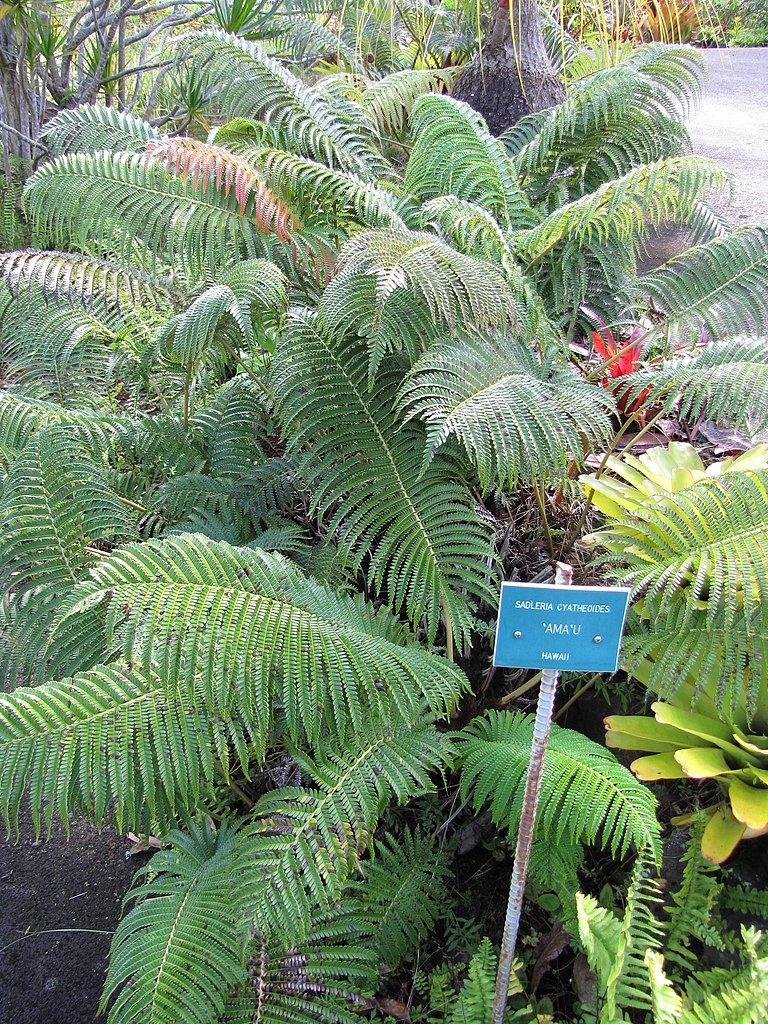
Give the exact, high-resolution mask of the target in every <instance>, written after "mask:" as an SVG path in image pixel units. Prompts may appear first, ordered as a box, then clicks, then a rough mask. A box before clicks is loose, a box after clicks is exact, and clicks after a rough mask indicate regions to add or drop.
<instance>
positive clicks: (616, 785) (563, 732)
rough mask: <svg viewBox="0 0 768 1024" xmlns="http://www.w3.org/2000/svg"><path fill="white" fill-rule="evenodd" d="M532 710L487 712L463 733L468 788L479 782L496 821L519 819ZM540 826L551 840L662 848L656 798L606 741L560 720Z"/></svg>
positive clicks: (547, 763)
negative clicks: (589, 736)
mask: <svg viewBox="0 0 768 1024" xmlns="http://www.w3.org/2000/svg"><path fill="white" fill-rule="evenodd" d="M532 735H533V717H532V716H530V715H521V714H517V713H515V714H510V713H508V712H494V711H491V712H488V716H487V717H486V718H484V719H481V720H476V721H475V722H473V723H472V724H471V725H469V726H467V727H466V728H465V729H464V730H463V732H462V733H461V736H460V740H459V751H460V754H459V756H460V760H461V788H462V794H463V795H464V797H466V795H467V794H468V792H469V790H470V788H471V787H472V785H474V789H475V795H474V805H475V807H476V808H479V807H480V806H482V805H483V804H484V803H490V810H491V817H492V818H493V820H494V822H496V823H497V824H500V825H504V826H506V827H508V828H509V829H510V831H512V830H514V828H515V827H516V824H517V822H518V821H519V820H520V809H521V807H522V801H523V790H524V787H525V777H526V773H527V771H528V761H529V760H530V753H531V739H532ZM540 799H541V803H540V805H539V811H538V820H537V824H536V827H537V830H538V831H539V834H540V835H542V836H544V837H546V838H547V839H548V841H549V842H552V843H560V842H562V841H567V842H569V843H572V842H575V841H579V842H597V841H599V842H600V843H601V844H602V845H603V846H604V847H607V848H609V849H610V850H611V852H612V853H613V855H614V856H624V855H625V854H626V852H627V851H628V849H629V848H630V846H631V845H632V844H634V845H635V846H636V847H637V849H638V850H639V851H644V852H645V855H646V856H647V857H652V858H658V857H659V855H660V840H659V826H658V823H657V821H656V815H655V811H654V806H655V805H654V799H653V796H652V795H651V794H650V792H649V791H648V789H647V787H645V786H643V785H642V784H640V783H638V782H637V780H636V779H635V778H634V776H633V775H632V773H631V772H630V771H629V770H628V769H627V768H625V767H624V766H623V765H621V764H619V762H618V761H617V760H616V759H615V758H614V757H613V756H612V755H611V754H610V753H609V752H608V751H607V750H606V749H605V748H604V747H602V746H598V744H597V743H593V742H592V741H591V740H588V739H587V738H586V737H585V736H582V735H581V734H579V733H576V732H573V731H571V730H570V729H560V728H558V727H557V726H553V729H552V735H551V737H550V743H549V748H548V750H547V753H546V755H545V759H544V777H543V781H542V789H541V798H540Z"/></svg>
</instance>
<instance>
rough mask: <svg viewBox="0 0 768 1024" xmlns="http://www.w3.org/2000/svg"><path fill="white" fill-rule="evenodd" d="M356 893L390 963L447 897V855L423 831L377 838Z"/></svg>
mask: <svg viewBox="0 0 768 1024" xmlns="http://www.w3.org/2000/svg"><path fill="white" fill-rule="evenodd" d="M376 845H377V853H376V857H375V858H374V859H373V860H372V861H371V862H370V864H366V865H365V886H364V887H363V888H362V889H361V893H360V898H361V899H362V901H363V905H364V906H365V907H366V909H367V910H368V912H369V913H370V914H371V916H372V917H373V919H374V920H375V921H376V936H375V948H376V951H377V953H378V954H379V956H380V957H381V959H382V960H383V961H384V962H385V963H386V964H388V965H389V966H390V967H397V965H398V964H399V963H400V961H401V960H403V959H404V958H405V957H406V956H408V955H409V954H410V953H412V951H413V950H414V949H416V948H417V946H418V944H419V942H420V940H421V939H423V938H424V936H425V935H426V934H427V933H428V932H429V931H430V929H431V928H432V926H433V925H434V923H435V921H436V919H437V917H438V915H439V914H440V912H441V908H442V907H443V906H445V902H446V899H447V895H448V893H447V889H446V880H447V878H448V876H449V874H450V871H449V869H448V867H447V863H446V861H447V858H446V857H445V855H443V854H441V852H440V851H439V850H438V849H436V848H435V845H434V842H433V840H431V839H430V837H429V836H427V835H425V834H424V833H422V832H410V831H409V830H407V829H406V830H405V831H404V832H403V833H402V835H401V836H400V837H398V838H397V839H395V838H388V840H387V842H386V844H385V843H377V844H376Z"/></svg>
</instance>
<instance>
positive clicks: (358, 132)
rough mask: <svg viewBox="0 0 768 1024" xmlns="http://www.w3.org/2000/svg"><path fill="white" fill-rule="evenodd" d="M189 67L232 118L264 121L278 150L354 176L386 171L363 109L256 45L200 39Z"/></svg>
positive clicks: (218, 36)
mask: <svg viewBox="0 0 768 1024" xmlns="http://www.w3.org/2000/svg"><path fill="white" fill-rule="evenodd" d="M186 66H187V67H188V68H192V69H195V70H197V71H200V72H201V73H202V74H203V75H204V76H205V79H206V81H207V82H209V83H210V87H211V89H212V90H213V92H214V94H215V96H216V99H217V100H218V101H219V102H220V103H221V105H222V106H223V107H224V109H225V110H226V111H227V114H228V115H229V116H230V117H247V118H260V119H262V120H264V121H265V122H266V124H267V125H268V128H269V129H270V131H271V133H272V134H273V139H274V144H275V145H276V146H278V147H279V148H281V149H287V150H292V151H295V152H298V153H302V154H304V155H305V156H309V157H311V158H312V159H315V160H319V161H320V162H321V163H325V164H327V165H328V166H329V167H338V168H341V169H342V170H350V171H354V172H356V173H370V172H376V171H381V170H382V169H383V167H384V161H383V160H382V158H381V156H380V155H379V153H378V152H377V151H376V149H375V148H374V142H375V133H374V130H373V126H372V125H369V124H366V116H365V113H364V111H363V109H362V108H361V107H359V106H358V105H357V104H354V105H352V104H351V103H349V102H347V103H340V102H339V100H338V98H336V101H335V102H334V100H333V99H332V98H331V97H329V96H327V95H325V94H323V92H321V91H320V90H319V89H313V88H311V87H309V86H307V85H305V84H304V83H303V82H302V81H301V80H300V79H298V78H296V77H295V76H294V75H292V74H291V72H290V71H288V70H287V69H286V68H284V67H282V66H281V65H280V64H278V62H277V61H276V60H274V59H273V58H272V57H270V56H268V55H267V54H266V53H265V52H264V50H262V49H261V47H260V46H258V45H257V44H255V43H250V42H246V40H244V39H240V38H238V37H237V36H233V35H227V34H226V33H223V32H201V33H196V34H195V35H194V36H193V37H191V46H190V48H189V53H188V57H187V62H186Z"/></svg>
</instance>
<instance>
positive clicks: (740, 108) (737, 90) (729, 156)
mask: <svg viewBox="0 0 768 1024" xmlns="http://www.w3.org/2000/svg"><path fill="white" fill-rule="evenodd" d="M702 53H703V56H704V59H705V60H706V63H707V69H708V71H709V80H708V83H707V86H706V90H705V93H704V100H703V102H702V104H701V106H700V108H699V110H698V112H697V113H696V115H695V116H694V118H693V119H692V120H691V122H690V124H689V127H690V130H691V135H692V137H693V145H694V151H695V152H696V153H698V154H699V155H701V156H706V157H709V158H710V159H712V160H716V161H717V162H718V163H719V164H720V165H721V166H723V167H725V168H727V169H728V170H730V171H731V172H732V173H733V175H734V177H735V185H736V187H735V192H734V196H733V200H732V202H731V204H730V206H729V207H726V206H725V204H723V210H724V212H725V213H726V215H727V216H728V218H729V219H730V220H731V222H732V223H733V224H734V226H739V225H742V224H761V225H767V226H768V48H766V47H761V48H757V47H754V48H748V49H739V50H704V51H702Z"/></svg>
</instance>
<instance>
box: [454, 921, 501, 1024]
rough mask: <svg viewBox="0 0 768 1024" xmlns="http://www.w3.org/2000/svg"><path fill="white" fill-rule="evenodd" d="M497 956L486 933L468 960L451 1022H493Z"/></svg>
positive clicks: (466, 1023)
mask: <svg viewBox="0 0 768 1024" xmlns="http://www.w3.org/2000/svg"><path fill="white" fill-rule="evenodd" d="M497 964H498V957H497V956H496V953H495V951H494V949H493V946H492V945H491V940H490V939H489V938H488V937H487V936H486V937H484V938H483V939H482V940H481V942H480V946H479V947H478V950H477V952H476V953H475V955H474V956H473V957H472V959H471V960H470V962H469V968H468V970H467V978H466V979H465V981H464V984H463V985H462V987H461V992H460V993H459V998H458V999H457V1001H456V1005H455V1006H454V1008H453V1011H452V1013H451V1018H450V1024H491V1020H492V1018H493V997H494V992H495V989H496V968H497Z"/></svg>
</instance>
